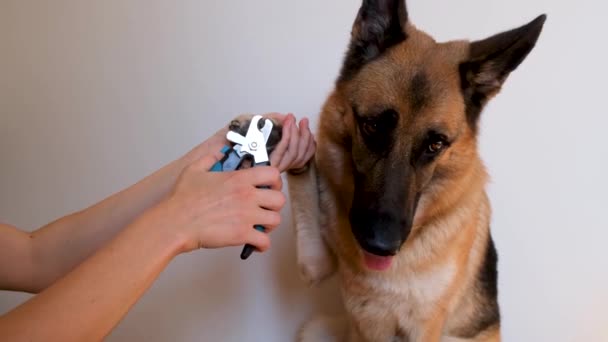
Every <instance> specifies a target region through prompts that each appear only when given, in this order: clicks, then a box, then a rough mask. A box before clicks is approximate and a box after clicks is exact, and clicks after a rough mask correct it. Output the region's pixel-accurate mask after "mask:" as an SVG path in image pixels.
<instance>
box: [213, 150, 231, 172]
mask: <svg viewBox="0 0 608 342" xmlns="http://www.w3.org/2000/svg"><path fill="white" fill-rule="evenodd" d="M229 151H230V146H224V147H222V150H221V152H222V153H223V154H224V157H223V158H222V160H220V161H218V162H217V163H215V164H214V165H213V167H212V168H211V172H222V171H224V162H225V161H226V159H228V156H229V155H228V152H229Z"/></svg>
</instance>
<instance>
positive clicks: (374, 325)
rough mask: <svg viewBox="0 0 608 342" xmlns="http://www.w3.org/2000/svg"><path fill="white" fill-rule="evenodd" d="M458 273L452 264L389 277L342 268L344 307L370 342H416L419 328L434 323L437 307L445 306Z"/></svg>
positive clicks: (409, 271)
mask: <svg viewBox="0 0 608 342" xmlns="http://www.w3.org/2000/svg"><path fill="white" fill-rule="evenodd" d="M397 262H398V261H397ZM456 272H457V270H456V267H455V266H454V265H453V264H452V263H445V264H443V265H437V266H436V267H432V268H430V269H428V270H427V271H424V272H421V273H417V272H413V271H412V270H407V268H406V267H404V268H403V269H402V272H401V273H392V274H389V275H383V274H374V275H369V274H366V275H357V274H356V273H355V272H353V271H351V270H350V269H348V268H342V269H341V272H340V273H341V277H342V282H341V283H342V284H343V289H342V290H343V291H344V292H345V296H344V300H345V306H346V308H347V310H348V311H349V312H350V314H351V317H352V319H353V321H354V322H353V323H355V325H356V326H357V328H358V331H359V333H360V334H361V335H362V336H364V337H365V338H366V339H367V340H370V341H391V340H395V341H409V340H410V339H411V340H415V339H416V336H418V335H420V333H421V332H420V331H418V330H417V329H419V328H420V327H422V326H425V325H426V324H424V322H427V321H428V320H432V319H433V317H432V316H433V314H434V313H435V311H436V307H437V306H438V305H439V306H440V305H442V301H443V296H444V295H445V293H446V291H448V289H449V288H450V286H451V285H452V283H453V280H454V277H455V275H456Z"/></svg>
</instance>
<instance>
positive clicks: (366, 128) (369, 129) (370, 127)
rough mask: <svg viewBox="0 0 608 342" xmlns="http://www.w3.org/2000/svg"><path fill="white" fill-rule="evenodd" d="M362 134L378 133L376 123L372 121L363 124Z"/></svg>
mask: <svg viewBox="0 0 608 342" xmlns="http://www.w3.org/2000/svg"><path fill="white" fill-rule="evenodd" d="M363 133H364V134H365V135H374V134H376V133H378V123H377V122H375V121H373V120H367V121H365V122H364V123H363Z"/></svg>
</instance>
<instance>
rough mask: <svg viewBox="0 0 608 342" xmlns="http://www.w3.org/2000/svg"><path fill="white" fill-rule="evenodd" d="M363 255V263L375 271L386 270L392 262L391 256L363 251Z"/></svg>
mask: <svg viewBox="0 0 608 342" xmlns="http://www.w3.org/2000/svg"><path fill="white" fill-rule="evenodd" d="M363 255H364V256H363V258H364V259H365V265H366V266H367V267H369V268H371V269H372V270H376V271H384V270H387V269H388V268H389V267H391V263H392V262H393V257H392V256H387V257H382V256H377V255H373V254H370V253H367V252H363Z"/></svg>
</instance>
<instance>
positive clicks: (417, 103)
mask: <svg viewBox="0 0 608 342" xmlns="http://www.w3.org/2000/svg"><path fill="white" fill-rule="evenodd" d="M407 95H408V98H409V103H410V107H411V110H412V113H416V112H418V111H420V110H421V109H422V108H423V107H424V106H425V105H426V103H428V101H429V98H430V97H431V87H430V86H429V79H428V77H427V75H426V74H425V73H424V72H422V71H420V72H417V73H416V74H415V75H414V77H413V78H412V81H411V83H410V87H409V91H408V94H407Z"/></svg>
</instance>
